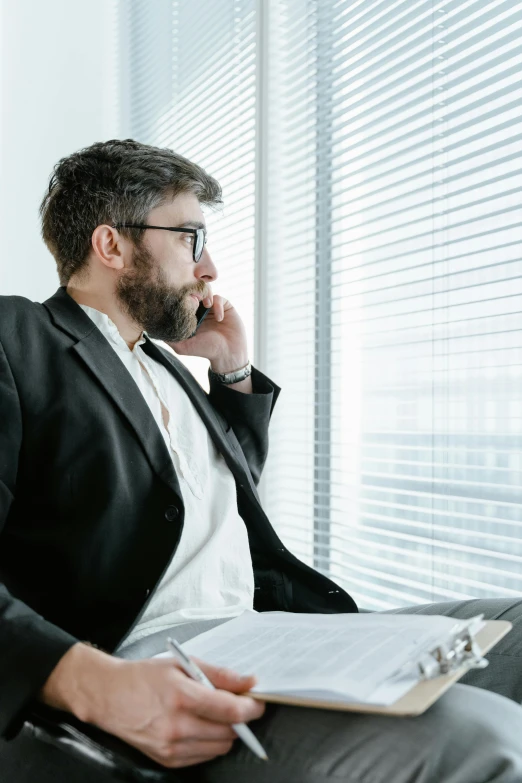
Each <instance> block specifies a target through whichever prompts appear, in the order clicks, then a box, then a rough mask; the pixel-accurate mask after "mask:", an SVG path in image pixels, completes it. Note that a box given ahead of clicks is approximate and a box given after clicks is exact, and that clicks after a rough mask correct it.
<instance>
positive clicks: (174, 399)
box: [80, 305, 254, 649]
mask: <svg viewBox="0 0 522 783" xmlns="http://www.w3.org/2000/svg"><path fill="white" fill-rule="evenodd" d="M80 307H81V308H82V310H83V311H84V312H85V313H86V314H87V315H88V316H89V317H90V318H91V319H92V321H93V322H94V323H95V324H96V326H97V327H98V329H99V330H100V331H101V332H102V334H103V335H104V336H105V337H106V338H107V340H108V342H109V344H110V345H111V347H112V348H113V349H114V351H115V353H116V355H117V356H118V358H119V359H120V361H122V362H123V364H124V365H125V367H126V368H127V370H128V371H129V373H130V375H131V376H132V378H133V380H134V381H135V383H136V385H137V386H138V388H139V390H140V391H141V393H142V395H143V397H144V399H145V401H146V403H147V405H148V406H149V408H150V410H151V413H152V415H153V416H154V418H155V420H156V423H157V425H158V427H159V429H160V432H161V434H162V435H163V438H164V440H165V445H166V446H167V449H168V450H169V453H170V455H171V457H172V461H173V463H174V468H175V470H176V474H177V476H178V480H179V483H180V487H181V494H182V496H183V503H184V506H185V522H184V527H183V532H182V535H181V540H180V542H179V545H178V548H177V550H176V553H175V556H174V557H173V558H172V560H171V562H170V564H169V566H168V568H167V570H166V572H165V574H164V575H163V578H162V579H161V581H160V583H159V584H158V586H157V587H156V589H155V591H154V593H153V595H152V598H151V599H150V601H149V604H148V606H147V607H146V609H145V612H144V614H143V616H142V617H141V619H140V620H139V622H138V624H137V625H136V627H135V628H133V629H132V631H131V633H130V635H129V636H127V637H126V638H125V639H124V641H123V642H122V644H121V645H120V649H122V648H123V647H126V646H127V645H129V644H131V643H132V642H135V641H137V640H138V639H143V638H144V637H146V636H148V635H149V634H151V633H155V632H156V631H160V630H165V629H167V628H172V627H173V626H175V625H179V624H181V623H185V622H190V621H192V620H211V619H217V618H221V617H223V618H226V617H236V616H237V615H240V614H241V613H242V612H244V611H245V610H247V609H249V610H250V611H252V609H253V596H254V574H253V569H252V557H251V554H250V547H249V544H248V535H247V530H246V527H245V523H244V522H243V520H242V519H241V517H240V516H239V513H238V510H237V497H236V485H235V480H234V477H233V475H232V473H231V471H230V469H229V468H228V466H227V465H226V463H225V460H224V459H223V456H222V455H221V454H220V453H219V451H218V450H217V449H216V447H215V446H214V443H213V442H212V440H211V438H210V435H209V432H208V430H207V428H206V427H205V425H204V424H203V421H202V419H201V418H200V416H199V414H198V412H197V411H196V409H195V407H194V406H193V404H192V402H191V400H190V398H189V397H188V395H187V394H186V392H185V391H184V390H183V389H182V388H181V386H180V385H179V383H178V382H177V381H176V379H175V377H174V376H173V375H172V374H171V373H169V371H168V370H167V369H166V368H165V367H163V365H162V364H159V363H158V362H155V361H154V360H153V359H151V358H150V357H149V356H147V354H146V353H145V352H144V351H143V349H142V348H141V347H140V346H141V345H142V344H143V343H144V342H145V339H144V337H143V335H142V337H141V338H140V340H138V342H137V343H136V344H135V346H134V348H133V349H132V350H131V349H130V348H129V346H128V345H127V343H126V342H125V340H124V339H123V338H122V337H121V335H120V333H119V332H118V329H117V327H116V325H115V324H114V322H113V321H111V319H110V318H109V317H108V316H107V315H106V314H105V313H101V312H100V311H99V310H95V309H94V308H92V307H88V306H87V305H80ZM129 382H130V379H129Z"/></svg>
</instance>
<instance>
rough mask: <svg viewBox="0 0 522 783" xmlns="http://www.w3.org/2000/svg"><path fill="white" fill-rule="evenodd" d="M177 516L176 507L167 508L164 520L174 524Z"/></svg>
mask: <svg viewBox="0 0 522 783" xmlns="http://www.w3.org/2000/svg"><path fill="white" fill-rule="evenodd" d="M178 514H179V509H178V508H176V506H167V509H166V511H165V519H166V520H167V521H168V522H174V520H175V519H176V517H177V516H178Z"/></svg>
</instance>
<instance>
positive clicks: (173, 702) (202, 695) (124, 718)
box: [41, 644, 264, 768]
mask: <svg viewBox="0 0 522 783" xmlns="http://www.w3.org/2000/svg"><path fill="white" fill-rule="evenodd" d="M198 664H199V666H200V667H201V668H202V670H203V671H204V672H205V674H206V675H207V677H208V678H209V680H211V681H212V683H213V684H214V685H215V686H216V688H217V689H218V690H215V691H212V690H209V689H208V688H206V687H205V686H204V685H201V684H200V683H198V682H195V681H194V680H191V679H190V678H189V677H187V675H186V674H184V673H183V672H182V671H181V670H180V669H178V668H177V666H176V664H175V662H174V661H173V660H169V659H166V658H163V659H149V660H143V661H124V660H121V659H118V658H114V657H112V656H110V655H106V654H105V653H102V652H100V651H99V650H95V649H93V648H91V647H88V646H87V645H84V644H76V645H74V647H72V648H71V649H70V650H69V651H68V652H67V653H66V654H65V655H64V656H63V658H62V659H61V660H60V662H59V663H58V665H57V667H56V668H55V669H54V671H53V672H52V674H51V676H50V677H49V679H48V680H47V682H46V684H45V686H44V688H43V690H42V693H41V698H42V700H43V701H45V702H46V703H47V704H50V705H51V706H53V707H57V708H58V709H65V710H68V711H70V712H72V713H73V714H74V715H76V717H77V718H79V719H80V720H83V721H86V722H88V723H93V724H94V725H96V726H99V727H100V728H101V729H104V730H105V731H107V732H110V733H111V734H114V735H115V736H117V737H120V738H121V739H123V740H125V741H126V742H128V743H129V744H130V745H133V746H134V747H136V748H138V749H139V750H141V751H142V752H143V753H145V754H146V755H147V756H149V757H150V758H151V759H153V760H154V761H157V762H159V763H160V764H163V765H164V766H166V767H172V768H174V767H185V766H189V765H192V764H199V763H201V762H203V761H208V760H210V759H212V758H215V757H216V756H220V755H224V754H225V753H228V751H229V750H230V748H231V747H232V743H233V741H234V739H236V734H235V733H234V731H233V730H232V728H231V724H233V723H246V722H248V721H250V720H254V719H256V718H259V717H261V715H262V714H263V712H264V704H263V703H262V702H259V701H254V699H251V698H250V697H248V696H243V695H238V694H242V693H244V692H245V691H247V690H249V689H250V688H251V687H252V686H253V685H254V683H255V678H253V677H240V676H239V675H236V674H235V673H234V672H231V671H229V670H226V669H217V668H215V667H213V666H210V665H208V664H205V663H202V662H201V661H198Z"/></svg>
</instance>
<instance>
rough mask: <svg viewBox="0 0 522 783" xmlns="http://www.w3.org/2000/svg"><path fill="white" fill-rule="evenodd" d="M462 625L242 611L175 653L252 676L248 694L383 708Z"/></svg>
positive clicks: (434, 618) (423, 618)
mask: <svg viewBox="0 0 522 783" xmlns="http://www.w3.org/2000/svg"><path fill="white" fill-rule="evenodd" d="M467 624H469V621H460V620H456V619H455V618H452V617H442V616H438V615H383V614H376V613H370V614H297V613H292V612H262V613H257V612H248V611H247V612H245V613H243V614H242V615H240V616H239V617H237V618H234V619H233V620H229V621H228V622H226V623H223V624H222V625H219V626H217V627H215V628H212V629H211V630H210V631H206V632H205V633H202V634H200V635H199V636H196V637H195V638H193V639H191V640H189V641H188V642H185V643H184V644H183V649H184V650H185V652H187V653H188V654H189V655H193V656H195V657H197V658H200V659H201V660H204V661H207V662H208V663H212V664H214V665H218V666H226V667H228V668H230V669H234V670H235V671H237V672H239V673H241V674H255V675H256V677H257V679H258V682H257V685H256V686H255V687H254V689H253V691H254V692H256V691H257V692H258V693H264V694H268V693H270V694H281V695H282V694H286V695H293V696H300V697H308V698H316V699H318V700H319V699H325V700H330V701H332V700H333V701H345V702H361V703H365V704H382V705H389V704H392V703H394V702H395V701H396V700H397V699H399V698H400V697H401V696H402V695H404V694H405V693H407V692H408V691H409V690H410V689H411V688H412V687H413V686H414V685H415V684H416V683H417V682H419V680H420V678H421V677H420V671H419V667H418V661H419V660H420V658H421V657H422V656H423V655H426V654H429V653H431V652H432V651H433V650H434V649H435V648H437V647H438V646H439V645H440V644H441V643H444V642H447V641H448V640H451V639H452V636H453V635H454V634H456V633H457V632H458V631H459V629H461V628H462V627H464V626H466V625H467ZM478 628H479V626H478V625H477V627H476V628H474V632H476V630H478Z"/></svg>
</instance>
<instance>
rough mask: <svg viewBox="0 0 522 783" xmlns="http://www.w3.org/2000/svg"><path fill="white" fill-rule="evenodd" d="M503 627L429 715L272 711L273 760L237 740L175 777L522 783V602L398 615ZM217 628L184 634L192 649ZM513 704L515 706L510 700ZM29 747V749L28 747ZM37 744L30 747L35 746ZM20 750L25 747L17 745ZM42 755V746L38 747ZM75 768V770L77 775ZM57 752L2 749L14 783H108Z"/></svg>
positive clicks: (268, 716)
mask: <svg viewBox="0 0 522 783" xmlns="http://www.w3.org/2000/svg"><path fill="white" fill-rule="evenodd" d="M394 613H408V614H412V613H422V614H445V615H451V616H453V617H463V618H464V617H472V616H473V615H475V614H479V613H484V615H485V617H486V618H487V619H504V620H510V621H511V622H512V623H513V630H512V631H511V632H510V633H509V634H508V635H507V636H506V637H505V638H504V639H503V640H502V641H501V642H499V643H498V645H497V646H496V647H495V648H494V649H493V650H492V652H491V653H490V654H489V655H488V656H487V657H488V659H489V660H490V665H489V666H488V668H487V669H482V670H473V671H471V672H468V673H467V674H466V675H465V677H464V678H463V679H462V680H461V681H460V683H458V684H456V685H454V686H452V688H451V689H450V690H449V691H448V692H447V693H446V694H445V695H444V696H442V698H440V699H439V700H438V701H437V702H436V703H435V704H434V705H433V706H432V707H430V709H429V710H427V711H426V712H425V713H424V714H423V715H420V716H418V717H415V718H398V717H389V716H382V715H362V714H357V713H347V712H346V713H344V712H334V711H328V710H316V709H307V708H302V707H290V706H284V705H267V710H266V712H265V714H264V715H263V717H262V718H260V719H259V720H258V721H255V722H253V723H251V724H250V725H251V726H252V728H253V730H254V731H255V733H256V735H257V736H258V737H259V739H260V741H261V743H262V744H263V746H264V747H265V749H266V751H267V753H268V755H269V758H270V761H269V762H268V763H266V762H263V761H260V760H259V759H257V758H256V757H255V756H254V755H253V754H252V753H251V752H250V751H249V750H248V749H247V748H246V747H245V746H244V744H243V743H242V742H240V741H239V740H238V741H236V742H235V743H234V746H233V748H232V750H231V751H230V753H228V754H227V755H226V756H224V757H220V758H217V759H214V760H213V761H210V762H207V763H205V764H200V765H197V766H196V767H187V768H185V769H182V770H176V773H175V775H176V780H179V781H183V782H185V781H187V783H188V782H189V781H194V782H195V781H197V782H198V783H326V781H329V783H334V782H335V783H486V781H489V782H490V783H493V782H494V783H522V708H521V706H520V705H521V704H522V599H520V600H516V601H512V600H508V599H491V600H472V601H464V602H462V601H458V602H457V601H455V602H445V603H440V604H429V605H426V606H415V607H408V608H401V609H399V610H394ZM215 624H216V623H215V622H214V623H198V624H193V625H191V626H186V627H184V628H183V634H181V633H180V629H176V637H177V638H178V639H180V641H184V640H186V639H188V638H190V637H191V636H194V635H196V634H197V633H201V632H202V631H203V630H207V629H208V628H209V627H211V626H212V625H215ZM167 635H168V632H165V633H161V634H155V635H154V636H151V637H149V639H147V640H144V641H143V642H139V643H137V644H136V645H132V647H129V648H128V649H127V650H126V651H125V652H124V657H145V656H147V655H150V654H154V653H156V652H160V651H162V650H163V649H164V639H165V637H166V636H167ZM506 697H507V698H506ZM28 743H29V745H30V747H28ZM31 743H32V744H31ZM17 744H18V746H17ZM37 746H38V747H37ZM75 765H76V766H75ZM75 765H73V764H72V763H71V760H69V759H67V758H66V757H65V754H62V753H60V752H58V751H56V749H54V748H50V747H47V746H45V745H43V743H38V742H36V741H35V740H28V739H27V738H24V740H23V741H20V740H14V741H13V742H11V743H2V744H1V745H0V770H1V772H0V780H1V781H2V783H3V781H4V780H5V781H6V783H7V781H9V783H11V781H13V783H51V781H52V783H95V782H96V783H106V781H107V780H108V779H107V778H106V777H104V776H103V775H100V774H98V773H96V772H93V770H92V768H88V767H86V766H85V767H83V766H82V767H81V768H80V765H78V764H77V762H75Z"/></svg>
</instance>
